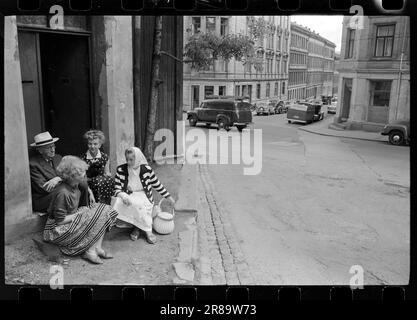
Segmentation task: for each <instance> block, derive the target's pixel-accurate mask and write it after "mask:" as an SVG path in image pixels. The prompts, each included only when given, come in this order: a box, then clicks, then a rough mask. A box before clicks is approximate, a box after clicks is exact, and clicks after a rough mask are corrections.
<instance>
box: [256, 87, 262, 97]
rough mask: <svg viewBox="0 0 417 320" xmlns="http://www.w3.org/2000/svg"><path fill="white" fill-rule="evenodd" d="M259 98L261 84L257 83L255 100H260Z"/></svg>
mask: <svg viewBox="0 0 417 320" xmlns="http://www.w3.org/2000/svg"><path fill="white" fill-rule="evenodd" d="M260 98H261V84H260V83H258V84H257V85H256V99H260Z"/></svg>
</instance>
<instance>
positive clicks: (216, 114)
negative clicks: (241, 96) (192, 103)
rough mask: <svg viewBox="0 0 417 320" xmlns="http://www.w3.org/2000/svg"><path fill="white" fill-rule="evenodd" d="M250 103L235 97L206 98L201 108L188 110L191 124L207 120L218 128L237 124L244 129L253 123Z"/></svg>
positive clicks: (228, 128)
mask: <svg viewBox="0 0 417 320" xmlns="http://www.w3.org/2000/svg"><path fill="white" fill-rule="evenodd" d="M250 108H251V105H250V103H247V102H243V101H241V100H235V99H208V100H204V101H203V102H202V103H201V105H200V107H199V108H195V109H194V110H191V111H188V112H187V119H188V121H189V123H190V126H192V127H195V126H196V125H197V123H198V122H205V123H206V125H207V126H210V125H211V124H212V123H215V124H217V125H218V129H225V130H227V131H229V130H230V127H232V126H235V127H236V128H237V129H238V130H239V131H242V130H243V129H244V128H246V127H247V126H248V125H249V124H250V123H252V112H251V110H250Z"/></svg>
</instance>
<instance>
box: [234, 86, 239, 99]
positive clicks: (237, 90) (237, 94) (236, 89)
mask: <svg viewBox="0 0 417 320" xmlns="http://www.w3.org/2000/svg"><path fill="white" fill-rule="evenodd" d="M239 96H240V86H235V97H239Z"/></svg>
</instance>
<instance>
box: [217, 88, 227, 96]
mask: <svg viewBox="0 0 417 320" xmlns="http://www.w3.org/2000/svg"><path fill="white" fill-rule="evenodd" d="M225 95H226V86H219V96H225Z"/></svg>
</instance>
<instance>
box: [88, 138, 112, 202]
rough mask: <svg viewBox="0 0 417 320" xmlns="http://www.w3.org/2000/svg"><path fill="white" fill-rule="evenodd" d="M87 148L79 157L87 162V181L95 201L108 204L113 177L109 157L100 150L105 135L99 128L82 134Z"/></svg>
mask: <svg viewBox="0 0 417 320" xmlns="http://www.w3.org/2000/svg"><path fill="white" fill-rule="evenodd" d="M84 139H85V140H86V142H87V146H88V150H87V152H86V153H84V154H83V155H82V156H81V159H82V160H84V161H85V162H86V163H87V164H88V166H89V167H88V170H87V181H88V186H89V187H90V189H91V190H92V191H93V195H94V198H95V200H96V201H97V202H102V203H105V204H110V202H111V196H112V194H113V190H114V179H113V178H112V177H111V175H110V170H109V157H108V155H107V154H105V153H104V152H103V151H100V148H101V147H102V145H103V143H104V141H105V137H104V133H103V132H102V131H100V130H90V131H87V132H86V133H85V134H84Z"/></svg>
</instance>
